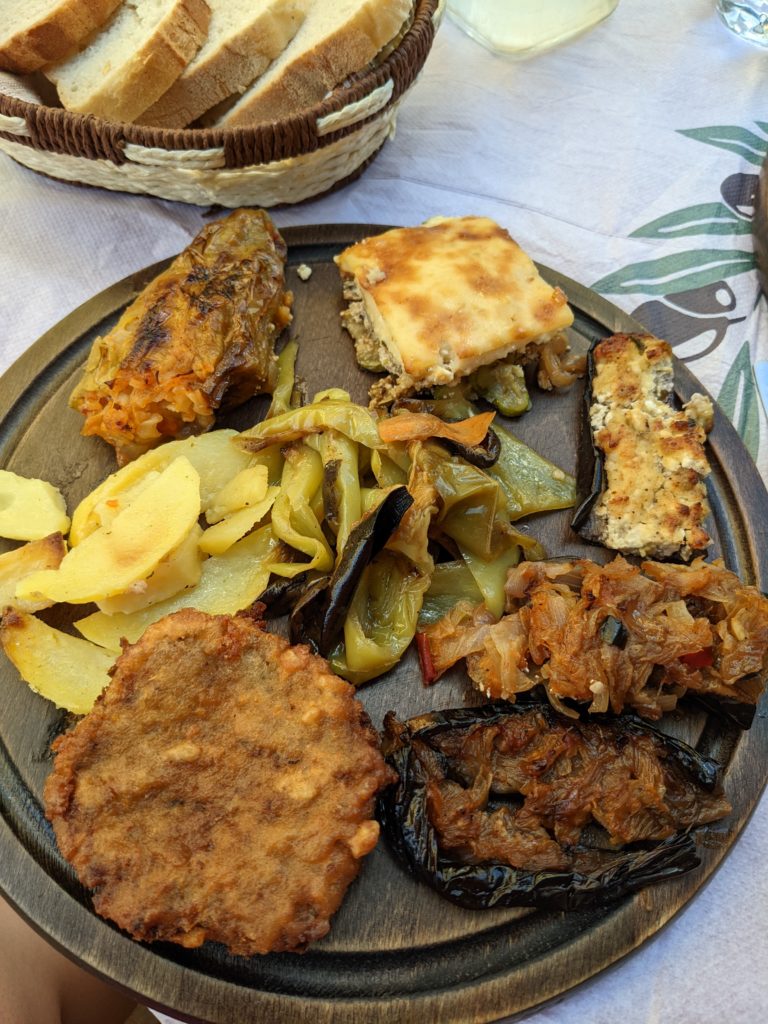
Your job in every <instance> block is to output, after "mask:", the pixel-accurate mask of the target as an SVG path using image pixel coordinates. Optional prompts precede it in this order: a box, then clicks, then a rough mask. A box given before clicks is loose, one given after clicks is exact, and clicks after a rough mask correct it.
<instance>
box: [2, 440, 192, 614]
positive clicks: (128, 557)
mask: <svg viewBox="0 0 768 1024" xmlns="http://www.w3.org/2000/svg"><path fill="white" fill-rule="evenodd" d="M199 514H200V477H199V475H198V473H197V470H196V469H195V468H194V467H193V466H192V464H191V463H190V462H189V460H188V459H185V458H183V457H181V458H178V459H176V460H175V461H174V462H172V463H171V465H170V466H168V468H167V469H165V470H163V472H162V473H161V474H160V476H159V477H158V478H157V480H155V481H153V482H152V483H151V484H150V485H149V486H148V487H146V488H145V489H144V490H143V491H142V492H141V494H140V495H139V496H138V498H136V499H135V500H134V501H133V502H131V504H130V505H129V506H128V508H126V509H125V510H124V511H123V512H121V513H120V514H119V515H118V516H117V517H116V518H115V519H114V521H113V522H112V523H111V525H110V526H109V527H100V528H99V529H98V530H96V531H95V532H94V533H92V534H90V536H88V537H86V538H85V540H83V541H82V542H81V543H80V544H78V545H77V547H76V548H72V550H71V551H70V552H69V553H68V554H67V555H66V557H65V558H64V560H63V561H62V563H61V565H60V567H59V568H58V569H52V570H45V571H43V572H36V573H32V574H31V575H30V576H27V577H26V579H24V580H22V581H21V583H20V584H19V586H18V587H17V590H16V596H17V598H18V599H19V600H21V601H29V600H38V599H39V598H40V597H46V598H50V600H52V601H68V602H70V603H71V604H85V603H87V602H88V601H102V600H103V599H104V598H105V597H112V596H113V595H114V594H122V593H124V592H125V591H126V590H128V589H129V587H130V586H131V585H132V584H133V583H135V582H136V581H137V580H143V579H146V578H147V576H149V574H150V573H151V572H153V571H154V569H155V568H156V566H157V564H158V562H160V560H161V559H163V558H164V557H165V556H166V555H167V554H168V552H169V551H173V549H174V548H176V547H178V545H179V544H180V543H181V542H182V540H184V538H185V537H186V536H187V534H188V533H189V532H190V531H191V529H192V527H193V526H194V525H195V522H196V521H197V517H198V515H199Z"/></svg>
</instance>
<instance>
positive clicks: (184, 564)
mask: <svg viewBox="0 0 768 1024" xmlns="http://www.w3.org/2000/svg"><path fill="white" fill-rule="evenodd" d="M202 536H203V531H202V529H201V528H200V527H199V526H198V525H197V523H195V525H194V526H193V527H192V529H191V530H190V532H189V533H188V534H187V536H186V537H185V538H184V540H183V541H182V542H181V544H179V546H178V547H177V548H175V549H174V550H173V551H171V553H170V554H168V555H166V556H165V558H163V559H162V560H161V561H159V562H158V563H157V568H156V569H155V571H154V572H153V573H152V575H151V576H149V577H148V578H147V579H145V580H137V581H136V583H133V584H132V585H131V586H130V587H129V588H128V590H127V591H126V592H125V593H124V594H116V595H115V597H105V598H104V600H103V601H99V602H98V605H99V608H100V609H101V611H103V612H106V613H107V615H115V614H117V613H118V612H125V613H126V614H130V613H131V612H135V611H138V610H139V609H140V608H148V607H149V606H150V605H153V604H157V602H158V601H165V600H166V599H167V598H169V597H173V595H174V594H178V593H179V591H180V590H184V589H185V588H186V587H194V585H195V584H196V583H197V582H198V580H199V579H200V572H201V570H202V565H203V553H202V551H201V550H200V538H201V537H202Z"/></svg>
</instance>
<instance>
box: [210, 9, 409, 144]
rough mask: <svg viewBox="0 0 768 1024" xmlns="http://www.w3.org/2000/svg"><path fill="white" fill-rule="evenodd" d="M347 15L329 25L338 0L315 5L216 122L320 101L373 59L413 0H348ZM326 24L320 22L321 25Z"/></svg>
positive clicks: (269, 117) (283, 112)
mask: <svg viewBox="0 0 768 1024" xmlns="http://www.w3.org/2000/svg"><path fill="white" fill-rule="evenodd" d="M344 6H345V7H346V8H347V14H346V17H345V20H343V21H341V20H339V23H338V24H337V25H336V26H335V27H334V28H332V29H330V30H327V22H328V14H329V12H330V11H332V10H333V7H334V5H333V4H328V5H323V4H315V5H314V7H313V8H312V9H311V10H310V12H309V14H308V16H307V18H306V20H305V22H304V24H303V25H302V27H301V28H300V29H299V31H298V32H297V33H296V36H295V37H294V39H293V41H292V42H291V43H290V44H289V46H288V47H287V48H286V50H285V51H284V53H283V54H281V56H280V57H278V59H277V60H276V61H275V64H274V65H273V66H272V68H270V69H269V70H268V71H267V72H266V73H265V74H264V75H262V77H261V78H260V79H257V81H256V82H255V83H254V86H253V87H252V88H251V89H250V90H248V92H246V93H245V94H244V96H243V97H242V99H241V100H239V101H238V102H237V104H235V106H234V107H233V108H232V109H231V110H230V111H228V112H227V113H226V114H225V115H224V116H223V117H222V118H221V119H220V121H218V122H217V124H218V125H220V126H223V127H227V128H232V127H235V126H236V125H248V124H254V123H255V122H258V121H275V120H278V119H279V118H281V117H288V116H290V115H292V114H296V113H298V112H299V111H302V110H306V109H307V108H309V107H311V106H313V105H314V104H315V103H319V102H320V100H322V98H323V97H324V96H325V95H326V93H328V92H329V91H330V90H331V89H333V88H334V86H336V85H338V84H339V83H340V82H342V81H343V80H344V78H345V77H346V76H347V75H349V74H352V73H353V72H355V71H360V70H361V69H363V68H364V67H365V66H366V65H367V64H369V63H370V62H371V61H372V60H373V59H374V57H375V56H376V54H377V53H378V52H379V51H380V50H381V49H382V47H384V46H385V45H386V44H387V43H388V42H389V41H390V40H391V39H392V38H393V37H394V36H396V35H397V34H398V32H399V31H400V29H401V27H402V25H403V23H404V22H405V21H406V20H407V18H408V16H409V13H410V9H411V2H410V0H389V2H388V3H382V2H381V0H359V2H358V3H356V4H351V3H346V4H345V5H344ZM319 25H320V26H325V27H318V26H319Z"/></svg>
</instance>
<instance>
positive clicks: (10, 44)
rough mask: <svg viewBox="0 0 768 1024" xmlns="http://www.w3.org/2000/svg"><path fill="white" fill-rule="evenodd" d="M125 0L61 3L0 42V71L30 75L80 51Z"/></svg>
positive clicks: (73, 0) (88, 0) (68, 0)
mask: <svg viewBox="0 0 768 1024" xmlns="http://www.w3.org/2000/svg"><path fill="white" fill-rule="evenodd" d="M121 2H122V0H62V2H61V3H59V4H58V5H57V6H55V7H53V8H52V9H51V11H50V12H49V14H48V15H47V16H45V17H42V18H39V19H38V20H37V21H35V22H33V23H32V24H27V25H25V26H23V27H22V28H20V29H19V30H18V31H16V32H15V33H14V34H13V35H10V36H9V37H8V38H6V39H5V40H3V41H2V42H0V70H2V71H12V72H14V73H15V74H20V75H24V74H29V73H30V72H32V71H37V70H38V68H41V67H43V66H44V65H45V64H50V63H51V62H52V61H56V60H61V59H62V58H64V57H66V56H68V55H69V54H70V53H73V52H74V51H76V50H78V49H79V48H80V47H81V46H82V45H83V43H85V41H86V40H87V39H88V37H89V36H90V35H91V34H92V33H93V32H95V31H96V30H97V29H99V28H101V26H102V25H103V24H104V23H105V22H106V21H107V19H108V18H109V16H110V15H111V14H112V13H113V11H115V10H116V9H117V8H118V7H119V6H120V3H121Z"/></svg>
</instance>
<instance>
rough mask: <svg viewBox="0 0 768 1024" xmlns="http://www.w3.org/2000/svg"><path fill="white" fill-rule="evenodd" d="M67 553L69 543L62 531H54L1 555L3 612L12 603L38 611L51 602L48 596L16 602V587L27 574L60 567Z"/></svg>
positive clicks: (1, 604)
mask: <svg viewBox="0 0 768 1024" xmlns="http://www.w3.org/2000/svg"><path fill="white" fill-rule="evenodd" d="M66 553H67V545H66V544H65V543H64V538H63V537H62V535H61V534H60V533H52V534H51V535H50V536H49V537H43V539H42V540H33V541H30V543H29V544H23V545H22V546H21V547H20V548H15V549H14V550H13V551H6V553H5V554H4V555H0V612H1V611H2V610H3V609H5V608H8V607H9V606H12V607H14V608H18V609H20V610H21V611H25V612H37V611H39V610H40V609H41V608H47V607H48V606H49V605H50V604H51V603H52V602H51V601H49V600H47V599H46V598H41V599H40V600H39V601H17V600H16V587H17V586H18V585H19V583H20V582H21V580H23V579H24V577H25V576H29V574H30V573H33V572H37V571H38V570H39V569H58V567H59V566H60V565H61V560H62V558H63V557H64V555H66Z"/></svg>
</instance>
